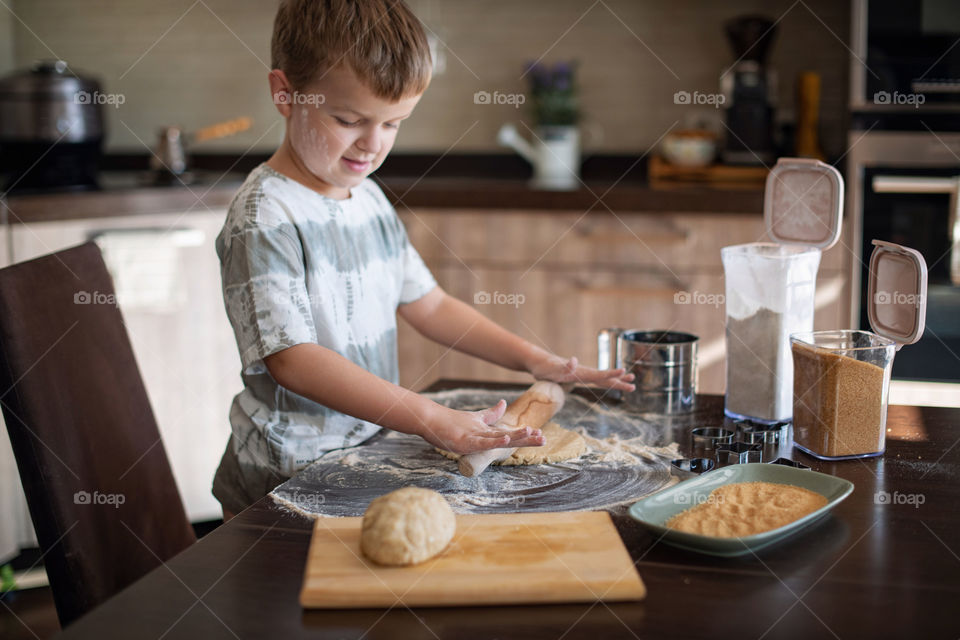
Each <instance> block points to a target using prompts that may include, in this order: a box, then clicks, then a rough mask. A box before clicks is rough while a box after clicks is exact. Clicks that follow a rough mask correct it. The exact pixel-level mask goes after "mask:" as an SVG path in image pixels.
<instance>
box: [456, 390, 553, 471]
mask: <svg viewBox="0 0 960 640" xmlns="http://www.w3.org/2000/svg"><path fill="white" fill-rule="evenodd" d="M563 400H564V393H563V389H562V388H561V387H560V385H558V384H557V383H555V382H546V381H543V380H541V381H539V382H535V383H533V386H532V387H530V388H529V389H527V390H526V391H524V392H523V395H521V396H520V397H519V398H517V399H516V400H514V401H513V402H511V403H510V406H508V407H507V410H506V411H505V412H504V414H503V417H502V418H500V419H499V420H497V422H496V426H498V427H503V428H504V429H511V430H513V429H520V428H521V427H530V428H531V429H539V428H540V427H542V426H543V425H545V424H546V423H547V421H548V420H550V418H552V417H553V416H554V415H555V414H556V413H557V411H560V409H561V408H563ZM516 449H517V448H516V447H507V448H504V449H488V450H487V451H480V452H478V453H469V454H467V455H464V456H460V461H459V463H458V466H459V467H460V473H462V474H463V475H465V476H467V477H468V478H472V477H473V476H476V475H480V474H481V473H483V470H484V469H486V468H487V467H489V466H490V464H492V463H494V462H497V461H499V460H505V459H506V458H509V457H510V455H511V454H512V453H513V452H514V451H516Z"/></svg>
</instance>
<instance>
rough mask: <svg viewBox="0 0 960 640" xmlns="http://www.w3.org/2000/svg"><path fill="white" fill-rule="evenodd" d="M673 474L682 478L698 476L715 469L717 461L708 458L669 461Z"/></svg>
mask: <svg viewBox="0 0 960 640" xmlns="http://www.w3.org/2000/svg"><path fill="white" fill-rule="evenodd" d="M670 465H671V468H672V470H673V472H674V473H675V474H676V475H678V476H682V477H691V476H698V475H700V474H701V473H706V472H707V471H712V470H714V469H716V468H717V461H716V460H711V459H710V458H677V459H676V460H671V461H670Z"/></svg>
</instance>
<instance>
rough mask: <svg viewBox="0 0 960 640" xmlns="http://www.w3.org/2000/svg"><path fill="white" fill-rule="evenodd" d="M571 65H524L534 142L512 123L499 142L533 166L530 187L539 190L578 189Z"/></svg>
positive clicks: (577, 134)
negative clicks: (528, 140) (528, 86)
mask: <svg viewBox="0 0 960 640" xmlns="http://www.w3.org/2000/svg"><path fill="white" fill-rule="evenodd" d="M575 64H576V63H574V62H557V63H555V64H554V65H553V66H550V65H547V64H543V63H540V62H530V63H527V65H526V67H525V73H524V76H525V77H526V78H527V79H528V81H529V83H530V90H529V94H528V98H529V100H528V102H529V103H530V105H531V108H532V112H533V120H534V127H533V134H534V138H535V139H534V140H533V141H532V143H528V142H527V140H526V139H525V138H524V137H523V136H521V135H520V134H519V133H518V132H517V130H516V128H515V127H514V126H513V125H512V124H506V125H504V126H503V127H502V128H501V130H500V133H499V134H498V139H499V141H500V143H501V144H504V145H506V146H509V147H512V148H513V149H514V150H515V151H517V152H518V153H519V154H520V155H522V156H523V157H524V158H526V159H527V160H528V161H529V162H530V163H531V164H532V165H533V172H534V176H533V181H532V185H533V186H534V187H535V188H539V189H556V190H570V189H577V188H578V187H579V186H580V178H579V175H580V130H579V127H578V126H577V122H578V121H579V119H580V110H579V104H578V101H577V85H576V80H575V73H574V71H575Z"/></svg>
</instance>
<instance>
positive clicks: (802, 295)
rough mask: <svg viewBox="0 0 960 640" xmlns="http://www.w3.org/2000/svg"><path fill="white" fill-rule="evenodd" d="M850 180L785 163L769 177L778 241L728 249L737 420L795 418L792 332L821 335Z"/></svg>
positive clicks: (770, 212) (767, 194) (768, 215)
mask: <svg viewBox="0 0 960 640" xmlns="http://www.w3.org/2000/svg"><path fill="white" fill-rule="evenodd" d="M842 206H843V178H841V177H840V173H839V172H838V171H837V170H836V169H834V168H833V167H832V166H830V165H828V164H825V163H823V162H820V161H819V160H809V159H806V158H781V159H780V161H779V162H777V165H776V166H775V167H774V168H773V169H772V170H771V171H770V174H769V175H768V176H767V182H766V188H765V191H764V204H763V217H764V222H765V225H766V231H767V236H768V237H769V238H770V239H771V240H772V242H754V243H750V244H741V245H735V246H730V247H724V248H723V249H722V250H721V252H720V254H721V258H722V261H723V273H724V277H725V280H726V345H727V391H726V401H725V406H724V412H725V413H726V415H727V416H729V417H731V418H734V419H750V420H756V421H760V422H767V423H773V422H781V421H785V420H790V419H792V416H793V360H792V358H791V354H790V335H791V334H793V333H801V332H809V331H813V313H814V296H815V294H816V282H817V270H818V268H819V266H820V255H821V252H822V251H823V250H825V249H829V248H830V247H832V246H833V245H834V244H836V242H837V240H838V239H839V237H840V231H841V226H840V224H841V223H840V220H841V213H842Z"/></svg>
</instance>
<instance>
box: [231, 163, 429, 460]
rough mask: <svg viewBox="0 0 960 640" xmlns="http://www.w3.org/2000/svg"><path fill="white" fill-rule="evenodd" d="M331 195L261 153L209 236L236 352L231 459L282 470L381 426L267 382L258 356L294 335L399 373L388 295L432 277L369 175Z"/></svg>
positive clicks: (417, 288)
mask: <svg viewBox="0 0 960 640" xmlns="http://www.w3.org/2000/svg"><path fill="white" fill-rule="evenodd" d="M350 195H351V197H350V198H348V199H346V200H334V199H332V198H328V197H325V196H322V195H320V194H318V193H316V192H315V191H313V190H312V189H309V188H307V187H305V186H303V185H301V184H300V183H298V182H296V181H294V180H292V179H290V178H287V177H286V176H283V175H282V174H280V173H278V172H277V171H275V170H273V169H271V168H270V167H268V166H267V165H265V164H263V165H260V166H258V167H257V168H256V169H254V170H253V171H252V172H251V173H250V175H249V176H248V177H247V179H246V181H245V182H244V184H243V186H242V187H241V189H240V192H239V193H238V194H237V196H236V197H235V198H234V199H233V202H232V203H231V204H230V210H229V212H228V214H227V219H226V222H225V224H224V227H223V230H222V231H221V232H220V235H219V236H218V237H217V243H216V247H217V255H218V256H219V257H220V265H221V277H222V279H223V298H224V303H225V305H226V309H227V315H228V316H229V318H230V323H231V324H232V325H233V331H234V334H235V335H236V339H237V346H238V347H239V349H240V360H241V362H242V364H243V370H242V372H241V376H242V378H243V384H244V389H243V391H241V392H240V393H239V394H238V395H237V396H236V398H234V401H233V406H232V407H231V410H230V422H231V426H232V429H233V438H234V442H235V446H236V454H237V458H238V461H239V462H240V463H241V465H242V466H250V465H253V466H256V467H261V468H262V467H267V468H270V469H272V470H273V471H276V472H278V473H281V474H283V475H286V476H290V475H293V473H295V472H296V471H297V470H299V469H301V468H303V467H305V466H306V465H308V464H309V463H311V462H312V461H314V460H316V459H317V458H318V457H319V456H320V455H321V454H323V453H324V452H325V451H329V450H331V449H337V448H341V447H348V446H353V445H356V444H358V443H360V442H362V441H364V440H366V439H367V438H369V437H370V436H372V435H373V434H374V433H376V432H377V431H378V429H379V427H378V426H377V425H375V424H372V423H369V422H365V421H362V420H358V419H356V418H353V417H350V416H348V415H345V414H343V413H339V412H337V411H334V410H332V409H330V408H328V407H325V406H323V405H321V404H318V403H316V402H313V401H312V400H309V399H307V398H305V397H303V396H300V395H297V394H296V393H293V392H292V391H289V390H287V389H285V388H283V387H281V386H280V385H278V384H277V383H276V381H275V380H274V379H273V377H272V376H271V375H270V373H269V372H268V371H267V368H266V365H264V363H263V359H264V358H265V357H266V356H268V355H270V354H272V353H276V352H278V351H282V350H283V349H286V348H289V347H292V346H294V345H297V344H302V343H315V344H319V345H321V346H324V347H326V348H328V349H332V350H333V351H336V352H337V353H339V354H340V355H342V356H343V357H345V358H347V359H348V360H351V361H353V362H355V363H356V364H358V365H359V366H361V367H363V368H364V369H366V370H367V371H369V372H371V373H373V374H375V375H377V376H379V377H381V378H383V379H385V380H389V381H390V382H394V383H396V382H398V378H399V375H398V367H397V320H396V311H397V306H398V305H401V304H406V303H408V302H413V301H414V300H417V299H419V298H421V297H422V296H424V295H426V294H427V293H429V292H430V291H431V290H432V289H433V288H434V287H435V286H436V281H435V280H434V279H433V276H432V275H431V274H430V271H429V270H428V269H427V267H426V266H425V265H424V264H423V260H422V259H421V258H420V256H419V254H418V253H417V251H416V249H414V248H413V246H412V245H411V244H410V241H409V240H408V238H407V234H406V230H405V229H404V227H403V223H401V222H400V219H399V218H398V217H397V214H396V211H394V209H393V207H392V206H391V204H390V203H389V202H388V201H387V199H386V197H384V195H383V192H382V191H381V190H380V188H379V187H378V186H377V185H376V184H375V183H374V182H373V181H372V180H370V179H366V180H364V181H363V182H362V183H361V184H360V185H359V186H357V187H355V188H353V189H351V192H350Z"/></svg>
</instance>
